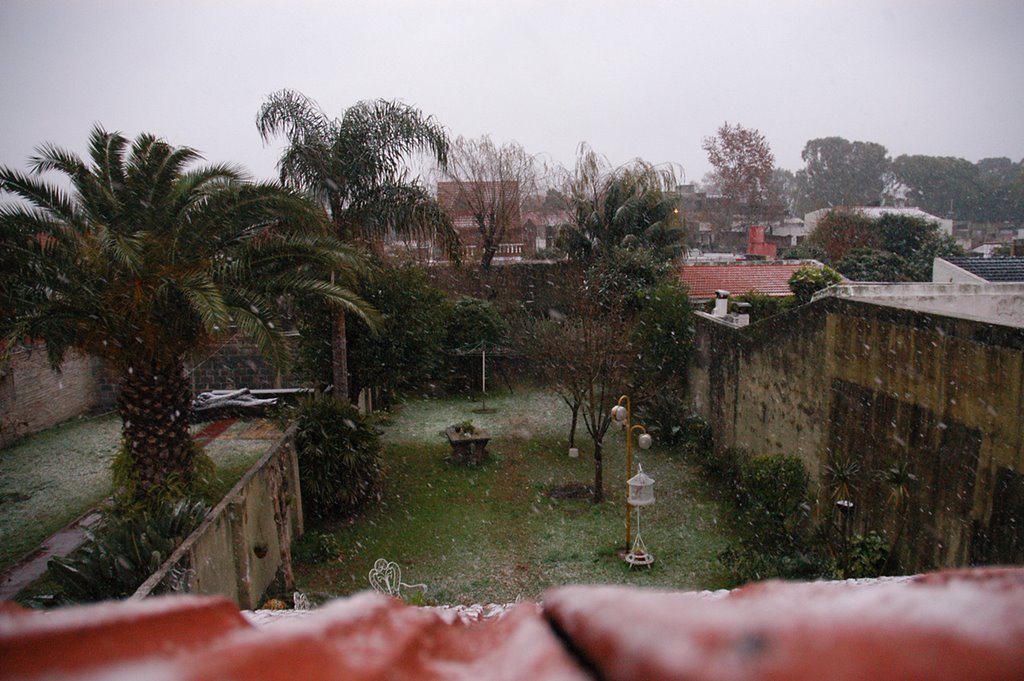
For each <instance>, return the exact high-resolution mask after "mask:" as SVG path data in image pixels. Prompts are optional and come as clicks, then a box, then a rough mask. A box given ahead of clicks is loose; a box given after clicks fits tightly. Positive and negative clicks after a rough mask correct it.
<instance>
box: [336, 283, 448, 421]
mask: <svg viewBox="0 0 1024 681" xmlns="http://www.w3.org/2000/svg"><path fill="white" fill-rule="evenodd" d="M357 290H358V292H359V293H360V294H361V295H362V296H363V297H364V298H365V299H366V300H367V301H369V302H370V304H371V305H373V306H374V308H375V309H376V310H378V311H379V312H380V315H381V317H382V320H383V321H382V324H381V327H380V329H379V331H377V330H373V329H371V328H370V327H369V326H368V325H367V324H366V323H365V322H363V321H362V320H359V319H355V320H353V323H351V324H349V325H348V342H349V360H350V368H351V370H352V383H353V387H354V388H355V390H356V391H359V390H361V389H362V388H368V387H375V388H378V389H379V390H380V397H381V399H382V404H383V406H385V407H386V406H388V404H389V403H390V402H391V401H392V400H393V399H394V398H395V397H396V396H397V395H398V394H400V393H401V392H402V391H406V390H410V389H413V388H416V387H419V386H421V385H422V384H423V383H424V382H425V381H426V380H427V379H428V378H430V377H432V376H434V375H436V373H437V371H438V369H439V368H440V367H441V365H442V364H443V361H444V345H445V338H446V333H447V329H446V327H445V321H446V319H447V317H448V315H449V308H450V307H451V306H450V304H449V302H448V300H447V298H446V297H445V294H444V292H443V291H441V290H440V289H437V288H434V287H433V286H431V285H430V284H429V283H428V282H427V276H426V274H425V273H424V272H423V270H422V269H421V268H419V267H416V266H413V265H409V264H406V265H399V266H390V267H389V266H383V267H381V268H379V269H378V270H377V271H375V272H373V273H371V274H369V275H368V276H366V277H364V278H363V280H362V281H360V283H359V288H358V289H357Z"/></svg>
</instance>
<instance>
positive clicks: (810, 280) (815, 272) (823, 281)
mask: <svg viewBox="0 0 1024 681" xmlns="http://www.w3.org/2000/svg"><path fill="white" fill-rule="evenodd" d="M840 281H842V277H841V276H840V275H839V273H838V272H836V271H835V270H834V269H832V268H831V267H828V266H827V265H826V266H825V267H820V268H819V267H814V266H810V265H809V266H807V267H801V268H800V269H798V270H797V271H796V272H794V273H793V276H791V277H790V278H789V290H790V291H792V292H793V295H795V296H796V300H797V304H799V305H806V304H807V303H809V302H811V298H813V297H814V294H815V293H817V292H818V291H821V290H822V289H826V288H828V287H829V286H831V285H832V284H837V283H839V282H840Z"/></svg>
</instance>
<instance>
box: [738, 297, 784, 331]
mask: <svg viewBox="0 0 1024 681" xmlns="http://www.w3.org/2000/svg"><path fill="white" fill-rule="evenodd" d="M733 300H734V301H736V302H738V303H749V304H750V310H749V314H750V322H751V323H754V322H759V321H761V320H762V319H767V318H768V317H773V316H775V315H777V314H781V313H783V312H785V311H786V310H788V309H790V308H792V307H793V304H794V303H795V302H796V299H795V298H794V297H793V296H786V297H784V298H780V297H778V296H769V295H766V294H764V293H755V292H754V291H748V292H746V293H744V294H742V295H739V296H736V297H735V298H734V299H733Z"/></svg>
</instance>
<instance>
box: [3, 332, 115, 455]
mask: <svg viewBox="0 0 1024 681" xmlns="http://www.w3.org/2000/svg"><path fill="white" fill-rule="evenodd" d="M97 371H98V362H97V360H95V359H93V358H91V357H87V356H85V355H81V354H78V353H68V355H67V357H66V359H65V360H64V365H63V367H61V371H53V370H52V369H51V368H50V363H49V360H48V359H47V358H46V348H45V347H44V346H43V345H42V344H38V345H33V346H30V347H22V348H17V349H15V350H13V351H12V352H11V359H10V362H9V363H8V364H7V365H5V366H4V367H3V369H2V370H0V447H5V446H7V445H8V444H10V443H11V442H13V441H14V440H15V439H17V438H19V437H21V436H22V435H27V434H29V433H35V432H37V431H40V430H43V429H44V428H49V427H50V426H52V425H54V424H56V423H60V422H61V421H66V420H67V419H70V418H74V417H75V416H79V415H80V414H83V413H85V412H88V411H90V410H92V409H93V408H94V407H95V406H96V404H97V395H96V391H97Z"/></svg>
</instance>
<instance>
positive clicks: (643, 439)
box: [636, 433, 651, 449]
mask: <svg viewBox="0 0 1024 681" xmlns="http://www.w3.org/2000/svg"><path fill="white" fill-rule="evenodd" d="M636 443H637V444H638V445H640V449H650V448H651V436H650V435H648V434H647V433H640V437H638V438H637V442H636Z"/></svg>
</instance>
